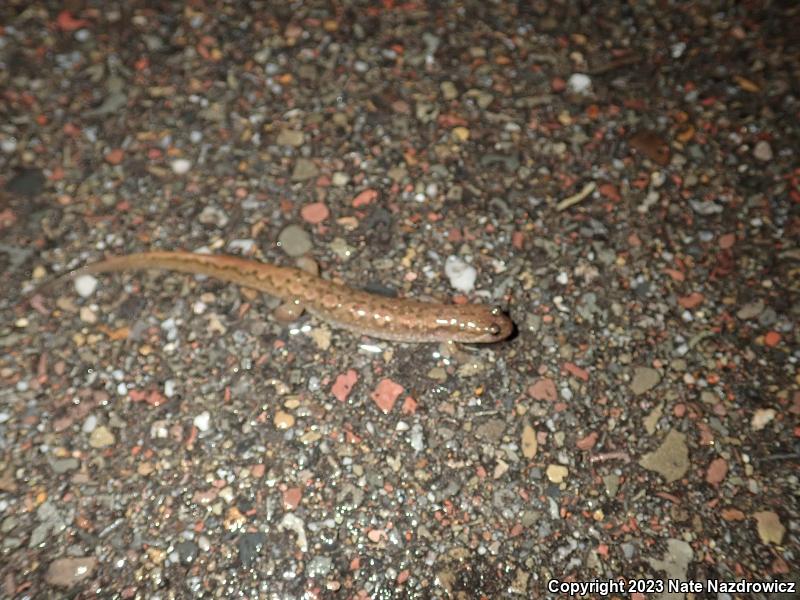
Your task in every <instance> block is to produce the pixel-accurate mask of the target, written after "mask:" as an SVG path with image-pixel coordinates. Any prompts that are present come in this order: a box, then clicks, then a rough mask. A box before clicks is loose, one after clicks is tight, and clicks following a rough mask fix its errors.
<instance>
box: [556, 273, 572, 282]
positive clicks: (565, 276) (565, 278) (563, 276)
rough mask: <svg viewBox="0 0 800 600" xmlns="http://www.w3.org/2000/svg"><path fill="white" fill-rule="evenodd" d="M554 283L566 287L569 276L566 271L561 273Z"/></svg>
mask: <svg viewBox="0 0 800 600" xmlns="http://www.w3.org/2000/svg"><path fill="white" fill-rule="evenodd" d="M556 281H557V282H558V283H560V284H561V285H567V284H568V283H569V274H568V273H567V272H566V271H561V273H559V274H558V276H557V277H556Z"/></svg>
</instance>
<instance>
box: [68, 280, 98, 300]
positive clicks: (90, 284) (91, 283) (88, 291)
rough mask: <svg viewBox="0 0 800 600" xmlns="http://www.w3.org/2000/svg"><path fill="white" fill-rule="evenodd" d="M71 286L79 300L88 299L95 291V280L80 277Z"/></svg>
mask: <svg viewBox="0 0 800 600" xmlns="http://www.w3.org/2000/svg"><path fill="white" fill-rule="evenodd" d="M73 285H74V286H75V291H76V292H78V295H79V296H80V297H81V298H88V297H89V296H91V295H92V294H94V291H95V290H96V289H97V279H96V278H95V277H92V276H91V275H81V276H80V277H76V278H75V283H74V284H73Z"/></svg>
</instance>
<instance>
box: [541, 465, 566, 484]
mask: <svg viewBox="0 0 800 600" xmlns="http://www.w3.org/2000/svg"><path fill="white" fill-rule="evenodd" d="M545 473H546V474H547V478H548V479H549V480H550V481H552V482H553V483H561V482H562V481H564V479H565V478H566V477H567V475H569V469H567V467H565V466H564V465H547V471H545Z"/></svg>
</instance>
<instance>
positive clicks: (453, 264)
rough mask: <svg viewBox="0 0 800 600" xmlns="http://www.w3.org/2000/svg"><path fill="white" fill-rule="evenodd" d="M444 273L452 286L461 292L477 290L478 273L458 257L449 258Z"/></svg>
mask: <svg viewBox="0 0 800 600" xmlns="http://www.w3.org/2000/svg"><path fill="white" fill-rule="evenodd" d="M444 272H445V275H447V278H448V279H449V280H450V285H452V286H453V287H454V288H456V289H457V290H458V291H459V292H464V293H467V292H471V291H472V290H473V289H474V288H475V279H477V277H478V271H477V270H476V269H475V267H473V266H472V265H469V264H467V263H465V262H464V261H463V260H461V259H460V258H459V257H457V256H448V257H447V260H446V261H445V263H444Z"/></svg>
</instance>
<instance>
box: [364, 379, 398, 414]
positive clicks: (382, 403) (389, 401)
mask: <svg viewBox="0 0 800 600" xmlns="http://www.w3.org/2000/svg"><path fill="white" fill-rule="evenodd" d="M402 393H403V386H402V385H400V384H399V383H395V382H394V381H392V380H391V379H381V381H380V382H378V385H377V386H376V387H375V389H374V390H373V392H372V394H371V395H370V397H371V398H372V401H373V402H374V403H375V404H376V405H377V406H378V408H380V409H381V411H383V413H384V414H388V413H390V412H392V409H393V408H394V404H395V402H396V401H397V398H398V397H399V396H400V394H402Z"/></svg>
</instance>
